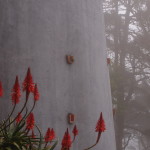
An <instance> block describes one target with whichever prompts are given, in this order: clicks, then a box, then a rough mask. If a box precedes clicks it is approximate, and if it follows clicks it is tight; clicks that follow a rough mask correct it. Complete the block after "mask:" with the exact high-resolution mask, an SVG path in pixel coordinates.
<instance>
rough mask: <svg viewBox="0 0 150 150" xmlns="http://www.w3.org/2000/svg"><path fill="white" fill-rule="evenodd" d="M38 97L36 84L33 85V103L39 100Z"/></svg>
mask: <svg viewBox="0 0 150 150" xmlns="http://www.w3.org/2000/svg"><path fill="white" fill-rule="evenodd" d="M39 97H40V94H39V91H38V88H37V84H35V87H34V100H35V101H37V100H39Z"/></svg>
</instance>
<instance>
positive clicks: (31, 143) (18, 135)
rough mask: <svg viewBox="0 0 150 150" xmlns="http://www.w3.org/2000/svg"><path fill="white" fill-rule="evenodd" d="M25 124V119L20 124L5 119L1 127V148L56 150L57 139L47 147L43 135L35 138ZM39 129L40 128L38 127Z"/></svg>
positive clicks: (13, 149)
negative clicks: (7, 121)
mask: <svg viewBox="0 0 150 150" xmlns="http://www.w3.org/2000/svg"><path fill="white" fill-rule="evenodd" d="M9 122H10V121H9ZM25 125H26V123H25V121H24V120H22V121H21V122H20V123H18V124H17V123H15V122H14V123H13V124H9V123H6V122H5V121H4V122H3V123H2V124H1V128H0V150H54V148H55V147H56V145H57V141H55V142H53V143H54V144H53V145H51V146H50V145H48V146H46V147H45V146H43V145H45V142H44V138H43V137H42V135H41V136H40V137H37V138H33V137H32V136H31V135H30V134H29V131H27V130H26V129H25ZM38 131H40V130H39V129H38ZM40 134H41V133H40Z"/></svg>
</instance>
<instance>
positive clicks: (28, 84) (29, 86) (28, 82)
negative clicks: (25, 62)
mask: <svg viewBox="0 0 150 150" xmlns="http://www.w3.org/2000/svg"><path fill="white" fill-rule="evenodd" d="M23 91H26V92H27V93H30V92H33V93H34V83H33V79H32V75H31V71H30V68H28V71H27V75H26V77H25V79H24V82H23Z"/></svg>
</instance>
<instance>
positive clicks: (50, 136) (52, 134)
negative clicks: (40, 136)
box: [45, 128, 55, 142]
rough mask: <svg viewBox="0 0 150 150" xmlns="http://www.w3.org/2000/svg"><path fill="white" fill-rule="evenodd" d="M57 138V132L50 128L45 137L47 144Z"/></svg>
mask: <svg viewBox="0 0 150 150" xmlns="http://www.w3.org/2000/svg"><path fill="white" fill-rule="evenodd" d="M54 138H55V132H54V130H53V128H52V129H50V128H48V129H47V132H46V135H45V142H51V141H52V140H53V139H54Z"/></svg>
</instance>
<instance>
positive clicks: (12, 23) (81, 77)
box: [0, 0, 116, 150]
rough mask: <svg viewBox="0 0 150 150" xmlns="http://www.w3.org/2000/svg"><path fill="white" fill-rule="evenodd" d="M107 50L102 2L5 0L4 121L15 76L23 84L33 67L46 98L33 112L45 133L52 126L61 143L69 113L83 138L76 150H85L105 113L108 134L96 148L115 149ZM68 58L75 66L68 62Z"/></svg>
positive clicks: (0, 37)
mask: <svg viewBox="0 0 150 150" xmlns="http://www.w3.org/2000/svg"><path fill="white" fill-rule="evenodd" d="M105 49H106V48H105V37H104V23H103V15H102V1H101V0H0V68H1V69H0V70H1V71H0V79H1V80H2V82H3V84H4V87H5V96H4V100H1V102H0V103H1V104H0V110H1V118H4V117H5V116H6V113H7V112H8V111H9V110H10V109H11V107H12V105H11V102H9V101H10V100H9V98H10V90H11V88H12V85H13V83H14V80H15V76H16V74H18V75H19V79H20V81H21V82H22V81H23V79H24V77H25V74H26V70H27V68H28V66H30V67H31V70H32V74H33V78H34V81H35V82H37V83H38V86H39V91H40V94H41V99H40V101H39V102H38V104H37V107H36V109H35V110H34V112H35V114H36V121H37V123H38V124H39V125H40V127H41V128H42V131H43V133H44V132H45V131H46V129H47V127H53V128H54V129H55V131H56V134H57V137H59V138H60V143H61V139H62V136H63V134H64V131H65V130H66V127H69V129H72V127H73V125H69V124H68V123H67V121H66V120H67V119H66V118H67V115H68V113H74V114H75V115H76V122H75V123H76V124H77V126H78V128H79V135H80V136H79V137H78V138H77V140H76V142H75V144H74V146H73V149H72V150H82V149H83V148H86V147H87V146H89V145H91V144H92V143H93V142H94V141H95V139H96V136H97V133H95V131H94V130H95V124H96V122H97V119H98V118H99V114H100V112H103V115H104V118H105V121H106V128H107V130H106V132H105V133H103V134H102V137H101V141H100V143H99V144H98V145H97V147H95V148H94V149H95V150H100V149H101V150H115V149H116V148H115V136H114V127H113V117H112V104H111V94H110V84H109V73H108V66H107V64H106V50H105ZM66 54H71V55H73V56H74V57H75V63H74V64H72V65H68V64H67V63H66V60H65V56H66ZM8 103H10V105H8ZM31 103H32V98H31ZM6 108H7V109H6ZM57 149H59V146H58V147H57Z"/></svg>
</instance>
